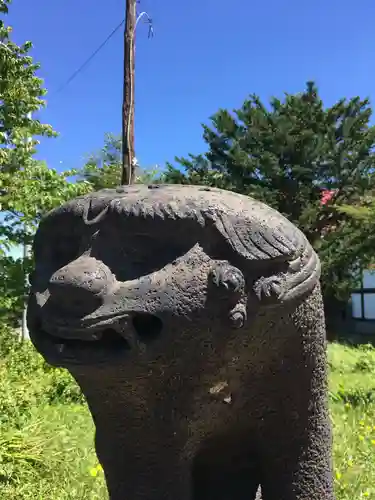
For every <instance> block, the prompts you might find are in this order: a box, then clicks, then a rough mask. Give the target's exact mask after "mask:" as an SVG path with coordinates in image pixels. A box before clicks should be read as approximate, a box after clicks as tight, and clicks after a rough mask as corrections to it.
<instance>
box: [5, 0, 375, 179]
mask: <svg viewBox="0 0 375 500" xmlns="http://www.w3.org/2000/svg"><path fill="white" fill-rule="evenodd" d="M124 4H125V0H106V2H104V4H102V3H101V2H97V1H93V0H53V1H46V0H32V1H30V0H13V5H12V6H11V10H10V15H9V18H8V21H9V24H11V25H12V26H13V29H14V31H13V33H14V38H15V40H16V41H17V42H22V41H24V40H31V41H32V42H33V43H34V47H35V48H34V51H33V55H34V57H35V59H36V60H38V61H40V63H41V64H42V68H41V71H40V75H41V76H42V77H43V78H44V79H45V84H46V87H47V88H48V90H49V91H50V96H49V98H48V99H49V102H48V107H47V109H46V110H44V111H43V113H42V115H41V119H42V120H43V121H45V122H48V123H51V124H52V125H53V126H54V127H55V129H56V130H57V131H59V132H60V137H59V138H58V139H55V140H54V139H50V140H46V141H44V142H43V143H42V145H41V147H40V149H39V153H38V157H39V158H41V159H45V160H47V162H48V164H49V165H50V166H51V167H54V168H58V169H61V168H64V169H69V168H72V167H77V166H80V165H81V164H82V162H83V160H84V158H85V156H86V155H87V154H88V153H90V152H92V151H93V150H96V149H98V148H100V147H101V146H102V144H103V136H104V134H105V132H115V133H118V132H120V128H121V100H122V71H123V70H122V33H121V32H118V33H117V34H116V35H115V36H114V37H113V38H112V39H111V41H110V42H109V43H108V45H107V46H106V47H105V48H104V49H103V50H102V51H101V52H100V53H99V55H98V56H96V58H95V59H94V60H93V61H92V62H91V63H90V65H89V66H88V67H87V68H86V69H85V70H84V72H83V73H81V74H80V75H79V76H78V77H77V78H76V79H75V80H74V81H73V82H72V83H71V84H70V85H69V86H68V87H67V88H65V90H64V91H63V92H62V93H60V94H56V95H53V93H54V91H56V90H57V88H58V87H59V86H60V85H61V84H62V83H63V82H64V81H65V80H66V79H67V78H68V77H69V76H70V75H71V73H72V72H73V71H74V70H75V69H77V67H79V66H80V64H81V63H82V62H83V61H84V60H85V59H86V58H87V57H88V55H89V54H90V53H91V52H92V51H93V50H94V49H95V48H96V47H97V46H98V45H99V44H100V43H101V42H102V41H103V39H104V38H105V37H106V36H107V35H108V34H109V33H110V31H111V30H112V29H113V28H114V27H115V26H116V25H117V24H118V23H119V22H120V21H121V19H122V17H123V16H124ZM228 5H229V6H230V7H228ZM139 8H140V9H142V10H147V11H148V13H149V14H150V15H151V16H152V18H153V20H154V30H155V36H154V38H153V39H151V40H149V39H148V38H147V26H144V25H139V28H138V30H137V54H136V155H137V158H138V159H139V161H140V163H141V165H142V166H145V167H149V166H152V165H155V164H161V165H162V164H163V163H164V162H165V161H167V160H172V159H173V157H174V156H175V155H185V154H187V153H188V152H193V153H198V152H201V151H202V150H204V144H203V142H202V138H201V126H200V124H201V122H204V121H207V119H208V117H209V116H210V115H211V114H213V113H214V112H215V111H216V110H217V109H218V108H219V107H227V108H234V107H237V106H239V105H240V104H241V102H242V101H243V100H244V99H245V98H246V96H247V95H248V94H249V93H252V92H255V93H257V94H259V95H260V96H261V97H262V98H263V99H268V98H269V97H270V96H272V95H277V96H280V95H282V93H283V92H284V91H287V92H290V93H293V92H297V91H300V90H302V89H303V87H304V84H305V82H306V81H307V80H309V79H313V80H315V81H316V82H317V84H318V86H319V88H320V89H321V93H322V96H323V98H324V99H325V102H326V103H327V104H331V103H333V102H334V101H335V100H337V99H339V98H340V97H343V96H353V95H360V96H361V97H365V96H370V97H374V92H375V83H374V81H375V80H374V64H373V61H374V53H375V2H374V0H358V1H356V2H353V0H341V1H338V0H315V1H314V2H311V1H309V2H308V1H301V0H299V1H297V0H283V1H281V0H261V1H259V0H232V1H231V3H230V2H226V1H224V0H185V1H183V0H179V1H176V0H174V1H172V0H163V1H161V0H141V3H140V5H139ZM60 162H62V163H60Z"/></svg>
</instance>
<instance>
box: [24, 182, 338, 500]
mask: <svg viewBox="0 0 375 500" xmlns="http://www.w3.org/2000/svg"><path fill="white" fill-rule="evenodd" d="M34 251H35V263H36V268H35V273H34V276H33V277H32V290H31V294H30V300H29V307H28V325H29V330H30V335H31V338H32V341H33V343H34V345H35V346H36V348H37V349H38V350H39V351H40V352H41V353H42V355H43V356H44V357H45V358H46V360H47V361H49V362H50V363H51V364H53V365H56V366H62V367H66V368H68V370H69V371H70V372H71V373H72V374H73V376H74V377H75V378H76V380H77V382H78V384H79V385H80V387H81V388H82V390H83V392H84V394H85V396H86V398H87V401H88V405H89V407H90V410H91V413H92V415H93V418H94V422H95V425H96V450H97V453H98V457H99V459H100V461H101V463H102V465H103V468H104V471H105V476H106V481H107V485H108V490H109V495H110V498H111V500H124V499H127V500H137V499H139V500H141V499H144V500H164V499H165V500H169V499H170V500H172V499H173V500H176V499H178V500H211V499H212V500H227V499H231V500H245V499H246V500H250V499H254V498H255V496H256V491H257V489H258V486H259V485H261V488H262V494H263V499H264V500H333V498H334V496H333V489H332V475H331V433H330V425H329V418H328V412H327V404H326V396H327V388H326V357H325V349H326V346H325V325H324V315H323V306H322V299H321V292H320V287H319V273H320V264H319V260H318V258H317V256H316V254H315V252H314V251H313V249H312V248H311V246H310V245H309V243H308V241H307V240H306V238H305V237H304V235H303V234H302V233H301V232H300V231H299V230H298V229H297V228H296V227H295V226H294V225H293V224H291V223H290V222H289V221H288V220H287V219H285V218H284V217H283V216H281V215H280V214H279V213H278V212H276V211H274V210H272V209H271V208H269V207H267V206H266V205H264V204H262V203H260V202H257V201H255V200H254V199H251V198H248V197H245V196H241V195H238V194H234V193H230V192H227V191H222V190H218V189H210V188H205V187H197V186H164V185H160V186H143V185H136V186H131V187H122V188H119V189H116V190H108V189H107V190H103V191H99V192H97V193H94V194H90V195H87V196H84V197H81V198H78V199H75V200H73V201H70V202H68V203H66V204H65V205H63V206H62V207H60V208H58V209H56V210H54V211H52V212H51V213H50V214H49V215H47V216H46V217H45V218H44V219H43V221H42V222H41V224H40V227H39V229H38V232H37V234H36V237H35V243H34Z"/></svg>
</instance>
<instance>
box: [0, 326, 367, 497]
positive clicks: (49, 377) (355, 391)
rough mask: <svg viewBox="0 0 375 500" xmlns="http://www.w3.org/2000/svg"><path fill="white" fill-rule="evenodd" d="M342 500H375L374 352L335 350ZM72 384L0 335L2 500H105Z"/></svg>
mask: <svg viewBox="0 0 375 500" xmlns="http://www.w3.org/2000/svg"><path fill="white" fill-rule="evenodd" d="M328 354H329V370H330V375H329V377H330V407H331V419H332V424H333V430H334V466H335V488H336V494H337V500H353V499H356V500H357V499H361V498H363V499H365V498H368V499H373V500H375V376H374V375H375V349H374V348H372V347H370V346H364V347H361V348H351V347H345V346H341V345H338V344H332V345H330V346H329V350H328ZM93 438H94V428H93V424H92V421H91V417H90V414H89V411H88V409H87V406H86V404H85V401H84V399H83V397H82V395H81V393H80V391H79V390H78V388H77V386H76V384H75V382H74V381H73V379H72V378H71V377H70V376H69V375H68V374H67V373H66V372H65V371H62V370H55V369H51V368H50V367H48V366H47V365H46V364H45V363H44V362H43V360H42V359H41V357H40V356H39V355H37V354H36V353H35V351H34V350H33V348H32V347H31V346H30V345H28V344H25V345H22V346H19V344H15V343H14V342H13V341H12V339H11V337H10V336H9V332H7V331H1V332H0V498H2V499H3V500H14V499H17V500H106V499H108V495H107V492H106V487H105V483H104V477H103V471H102V470H101V468H100V466H99V464H98V461H97V458H96V455H95V451H94V446H93Z"/></svg>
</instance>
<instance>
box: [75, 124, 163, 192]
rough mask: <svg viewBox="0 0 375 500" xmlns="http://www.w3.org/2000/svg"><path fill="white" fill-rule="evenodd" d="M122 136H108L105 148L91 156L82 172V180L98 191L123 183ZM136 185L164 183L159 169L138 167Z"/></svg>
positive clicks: (105, 140) (105, 138)
mask: <svg viewBox="0 0 375 500" xmlns="http://www.w3.org/2000/svg"><path fill="white" fill-rule="evenodd" d="M121 149H122V141H121V136H119V135H114V134H106V135H105V137H104V146H103V148H102V149H101V150H100V151H98V152H95V153H92V154H90V155H89V157H88V160H87V162H86V164H85V165H84V167H83V168H82V169H81V170H80V172H79V174H80V178H81V179H83V180H85V181H86V182H88V183H90V184H91V186H92V188H93V189H94V190H95V191H97V190H99V189H103V188H114V187H116V186H119V185H120V183H121V168H122V166H121V164H122V156H121ZM135 177H136V183H145V184H147V183H158V182H162V174H161V173H160V171H159V169H158V168H157V167H156V168H149V169H143V168H141V167H136V176H135Z"/></svg>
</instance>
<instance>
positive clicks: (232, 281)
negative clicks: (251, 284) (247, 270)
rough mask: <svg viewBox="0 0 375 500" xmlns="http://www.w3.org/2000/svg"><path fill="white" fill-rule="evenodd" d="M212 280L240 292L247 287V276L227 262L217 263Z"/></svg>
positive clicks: (216, 283) (218, 284)
mask: <svg viewBox="0 0 375 500" xmlns="http://www.w3.org/2000/svg"><path fill="white" fill-rule="evenodd" d="M211 276H212V282H213V283H214V284H215V285H216V286H223V287H224V288H226V289H227V290H230V291H233V292H239V291H240V290H243V289H244V288H245V278H244V276H243V274H242V272H241V271H240V270H239V269H237V268H236V267H233V266H231V265H230V264H228V263H227V262H223V263H220V264H216V266H215V267H214V268H213V269H212V271H211Z"/></svg>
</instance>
